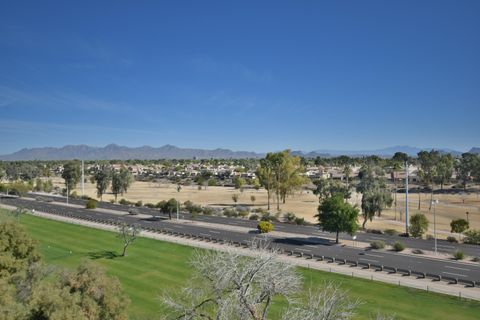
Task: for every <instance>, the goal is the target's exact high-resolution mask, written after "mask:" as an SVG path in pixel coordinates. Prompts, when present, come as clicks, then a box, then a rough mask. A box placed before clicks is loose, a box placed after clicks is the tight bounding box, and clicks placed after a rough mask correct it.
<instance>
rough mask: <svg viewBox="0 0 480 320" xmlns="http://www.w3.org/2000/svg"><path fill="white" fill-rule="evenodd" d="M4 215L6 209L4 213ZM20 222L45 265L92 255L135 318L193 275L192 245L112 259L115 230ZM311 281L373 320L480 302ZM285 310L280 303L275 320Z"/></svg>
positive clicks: (140, 249) (453, 310)
mask: <svg viewBox="0 0 480 320" xmlns="http://www.w3.org/2000/svg"><path fill="white" fill-rule="evenodd" d="M2 212H3V213H2V214H5V211H2ZM20 221H21V223H22V224H23V225H25V226H26V227H27V229H28V230H29V232H30V234H31V235H32V237H33V238H35V239H36V240H37V241H38V242H39V247H40V251H41V253H42V254H43V256H44V258H45V260H46V262H47V263H50V264H55V265H59V266H66V267H72V268H73V267H75V266H77V265H78V264H79V262H80V261H81V260H82V259H93V260H95V261H96V262H97V263H99V264H101V265H103V266H105V268H106V269H107V272H108V274H110V275H112V276H116V277H118V278H119V280H120V282H121V283H122V286H123V289H124V290H125V292H127V294H128V295H129V296H130V299H131V300H132V303H131V305H130V310H129V312H130V317H131V319H136V320H139V319H155V318H157V316H158V315H159V314H160V313H161V312H162V308H161V305H160V303H159V298H158V297H159V295H160V293H161V292H162V290H175V289H177V288H179V287H181V286H183V285H184V284H185V282H186V281H187V280H188V279H189V275H190V273H191V270H190V267H189V266H188V259H189V257H190V255H191V253H192V251H193V250H194V249H193V248H191V247H187V246H182V245H177V244H172V243H168V242H162V241H156V240H152V239H146V238H140V239H138V240H137V242H135V243H134V244H132V246H131V247H130V248H129V251H128V256H127V257H123V258H122V257H116V258H115V257H113V256H114V255H115V254H116V253H119V251H120V249H121V243H120V242H119V240H118V239H117V238H116V235H115V234H114V233H112V232H108V231H102V230H96V229H91V228H86V227H81V226H77V225H72V224H67V223H62V222H57V221H52V220H48V219H42V218H38V217H33V216H28V215H24V216H22V217H21V220H20ZM299 272H301V273H302V274H303V276H304V280H305V283H306V284H307V285H312V286H316V285H321V284H322V283H323V282H324V281H325V280H334V281H338V282H340V283H342V288H343V289H346V290H348V291H349V295H350V296H351V297H352V298H353V297H358V298H360V299H361V300H362V301H363V302H364V303H363V305H361V307H360V308H359V309H358V313H359V315H358V317H357V318H358V319H370V317H373V315H374V314H376V313H377V312H378V311H380V312H382V313H394V314H396V316H397V319H478V318H479V314H480V303H478V302H473V301H465V300H459V299H458V298H454V297H449V296H444V295H439V294H433V293H426V292H424V291H419V290H414V289H409V288H404V287H397V286H393V285H388V284H383V283H380V282H375V281H373V282H372V281H368V280H362V279H352V278H349V277H346V276H342V275H336V274H330V273H325V272H320V271H315V270H308V269H299ZM281 308H282V303H281V302H278V301H277V302H276V304H275V305H274V307H273V309H272V317H271V318H272V319H276V318H277V317H276V315H278V313H279V311H280V310H281Z"/></svg>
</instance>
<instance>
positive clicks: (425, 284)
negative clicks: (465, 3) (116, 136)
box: [0, 205, 480, 301]
mask: <svg viewBox="0 0 480 320" xmlns="http://www.w3.org/2000/svg"><path fill="white" fill-rule="evenodd" d="M0 206H1V207H3V208H7V209H15V207H12V206H7V205H0ZM32 215H34V216H38V217H42V218H47V219H51V220H57V221H63V222H67V223H72V224H78V225H82V226H87V227H92V228H96V229H102V230H108V231H115V230H116V227H115V226H111V225H104V224H100V223H95V222H91V221H85V220H81V219H74V218H69V217H63V216H57V215H53V214H48V213H44V212H38V211H35V213H33V214H32ZM141 236H142V237H146V238H152V239H157V240H162V241H167V242H172V243H178V244H182V245H187V246H191V247H197V248H205V249H214V250H226V248H229V249H231V248H232V246H228V245H225V244H219V243H212V242H204V241H198V240H194V239H187V238H181V237H176V236H172V235H166V234H159V233H154V232H148V231H143V232H142V233H141ZM233 248H234V249H235V250H238V251H239V252H241V253H242V254H245V255H247V256H248V255H250V254H251V253H252V251H251V250H250V249H248V248H242V247H233ZM278 258H279V259H280V260H282V261H285V262H287V263H292V264H295V265H298V266H302V267H306V268H311V269H316V270H321V271H326V272H334V273H338V274H343V275H347V276H351V277H357V278H363V279H369V280H371V281H381V282H385V283H390V284H395V285H399V286H405V287H410V288H416V289H420V290H425V291H432V292H437V293H442V294H447V295H451V296H457V297H459V298H468V299H473V300H479V301H480V288H476V287H475V288H471V287H464V286H462V285H453V284H448V283H446V282H440V281H432V280H429V279H417V278H415V277H413V276H411V277H405V276H402V275H400V274H388V273H384V272H377V271H374V270H372V269H360V268H358V267H357V268H354V267H350V266H348V265H338V264H336V263H328V262H325V261H315V260H306V259H304V258H299V257H293V256H287V255H280V254H279V256H278Z"/></svg>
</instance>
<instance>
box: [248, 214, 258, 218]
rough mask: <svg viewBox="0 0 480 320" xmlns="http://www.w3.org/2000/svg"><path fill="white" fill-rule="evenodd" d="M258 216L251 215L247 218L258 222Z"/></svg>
mask: <svg viewBox="0 0 480 320" xmlns="http://www.w3.org/2000/svg"><path fill="white" fill-rule="evenodd" d="M258 218H259V216H258V215H257V214H255V213H254V214H252V215H251V216H250V217H248V219H249V220H258Z"/></svg>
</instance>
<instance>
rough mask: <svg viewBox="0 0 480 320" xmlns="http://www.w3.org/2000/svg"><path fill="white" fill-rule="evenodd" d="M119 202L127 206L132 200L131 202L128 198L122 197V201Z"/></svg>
mask: <svg viewBox="0 0 480 320" xmlns="http://www.w3.org/2000/svg"><path fill="white" fill-rule="evenodd" d="M118 203H120V204H123V205H125V206H127V205H129V204H130V202H129V201H127V200H125V199H123V198H122V199H120V201H119V202H118Z"/></svg>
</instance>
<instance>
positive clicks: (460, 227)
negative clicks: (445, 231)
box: [450, 219, 470, 235]
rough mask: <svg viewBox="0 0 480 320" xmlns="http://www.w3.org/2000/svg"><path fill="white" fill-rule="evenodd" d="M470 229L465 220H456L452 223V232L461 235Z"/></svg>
mask: <svg viewBox="0 0 480 320" xmlns="http://www.w3.org/2000/svg"><path fill="white" fill-rule="evenodd" d="M469 227H470V224H469V223H468V221H467V220H465V219H454V220H452V222H450V228H451V232H455V233H458V234H459V235H460V233H463V232H465V231H466V230H467V229H468V228H469Z"/></svg>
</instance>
